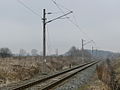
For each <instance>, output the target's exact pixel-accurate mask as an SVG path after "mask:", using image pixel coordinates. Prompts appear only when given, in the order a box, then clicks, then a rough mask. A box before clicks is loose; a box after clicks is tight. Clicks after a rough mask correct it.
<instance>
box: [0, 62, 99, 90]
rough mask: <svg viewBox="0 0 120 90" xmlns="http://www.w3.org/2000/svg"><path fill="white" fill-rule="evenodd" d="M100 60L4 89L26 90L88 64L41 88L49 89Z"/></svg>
mask: <svg viewBox="0 0 120 90" xmlns="http://www.w3.org/2000/svg"><path fill="white" fill-rule="evenodd" d="M98 62H99V61H97V62H95V61H92V62H89V63H86V64H82V65H79V66H76V67H73V68H71V69H69V70H65V71H62V72H59V73H57V74H54V75H50V76H47V77H45V78H43V79H39V80H35V81H33V82H29V83H25V84H22V85H17V86H13V87H10V88H9V87H8V88H7V87H6V89H3V90H24V89H27V88H30V87H32V86H35V85H37V84H40V83H42V82H45V81H47V80H49V79H52V78H55V77H57V76H59V75H62V74H65V73H68V72H70V71H73V70H76V69H78V68H81V67H84V66H86V67H84V68H82V69H80V70H79V71H77V72H75V73H73V74H71V75H69V76H66V77H64V78H63V79H61V80H59V81H56V82H54V83H52V84H51V85H49V86H45V87H44V88H43V89H41V90H49V89H48V88H52V87H53V86H55V85H57V84H59V83H61V82H62V81H64V80H66V79H68V78H70V77H72V76H73V75H75V74H77V73H78V72H80V71H83V70H84V69H86V68H88V67H90V66H92V65H94V64H96V63H98ZM0 90H1V89H0Z"/></svg>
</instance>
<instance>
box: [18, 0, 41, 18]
mask: <svg viewBox="0 0 120 90" xmlns="http://www.w3.org/2000/svg"><path fill="white" fill-rule="evenodd" d="M17 1H18V3H20V4H21V5H23V6H24V7H25V8H26V9H28V10H29V11H31V12H32V13H33V14H35V15H37V16H39V17H40V14H38V13H37V12H35V11H34V10H33V9H31V8H30V7H29V6H27V5H26V4H25V3H24V2H22V1H21V0H17Z"/></svg>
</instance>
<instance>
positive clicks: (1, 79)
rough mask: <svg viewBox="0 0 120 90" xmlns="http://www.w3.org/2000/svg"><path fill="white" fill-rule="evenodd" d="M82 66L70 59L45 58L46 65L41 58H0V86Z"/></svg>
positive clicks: (78, 61)
mask: <svg viewBox="0 0 120 90" xmlns="http://www.w3.org/2000/svg"><path fill="white" fill-rule="evenodd" d="M77 64H82V63H81V61H80V59H79V60H77V58H72V57H47V58H46V63H45V62H43V59H42V57H11V58H0V85H1V86H3V85H8V84H11V83H16V82H19V81H23V80H28V79H31V78H33V77H35V75H38V74H39V75H41V76H42V75H43V72H45V73H46V75H47V74H48V73H49V74H50V73H54V72H57V71H60V70H63V69H66V68H70V67H71V66H74V65H77Z"/></svg>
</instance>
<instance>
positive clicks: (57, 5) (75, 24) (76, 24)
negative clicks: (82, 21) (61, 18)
mask: <svg viewBox="0 0 120 90" xmlns="http://www.w3.org/2000/svg"><path fill="white" fill-rule="evenodd" d="M51 1H52V2H53V3H54V4H55V5H56V7H57V8H58V9H59V10H60V11H61V12H62V13H63V14H64V11H63V10H62V9H61V8H60V6H62V7H63V8H65V7H64V6H63V5H60V4H58V3H57V2H56V1H54V0H51ZM65 9H66V10H68V11H71V10H69V9H67V8H65ZM73 18H74V21H75V22H74V21H72V20H71V19H70V18H67V19H68V20H69V21H70V22H71V23H72V24H73V25H74V26H76V28H78V29H79V30H80V31H81V32H82V33H83V34H85V35H86V36H87V37H88V38H90V37H89V36H88V35H87V33H85V32H84V31H83V30H82V29H81V28H80V26H79V25H78V23H77V19H76V18H75V16H74V13H73ZM90 39H91V38H90ZM94 43H95V41H94Z"/></svg>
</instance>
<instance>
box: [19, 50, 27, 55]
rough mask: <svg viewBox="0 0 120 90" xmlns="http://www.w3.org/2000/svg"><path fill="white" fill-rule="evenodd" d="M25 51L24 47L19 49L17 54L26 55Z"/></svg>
mask: <svg viewBox="0 0 120 90" xmlns="http://www.w3.org/2000/svg"><path fill="white" fill-rule="evenodd" d="M26 55H27V53H26V51H25V50H24V49H20V52H19V56H26Z"/></svg>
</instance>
